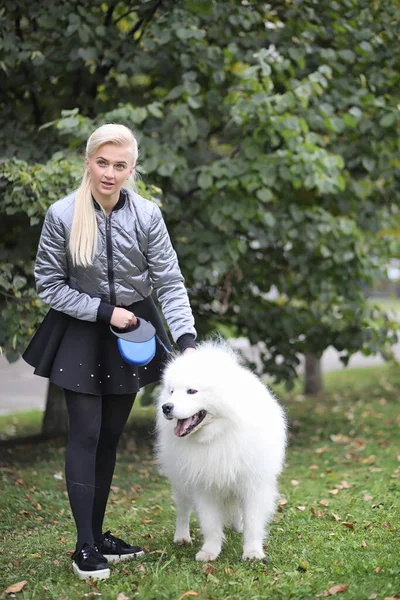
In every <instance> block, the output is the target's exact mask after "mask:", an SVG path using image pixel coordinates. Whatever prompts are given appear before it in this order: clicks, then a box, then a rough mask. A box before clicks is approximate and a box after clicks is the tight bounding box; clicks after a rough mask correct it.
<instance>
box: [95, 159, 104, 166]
mask: <svg viewBox="0 0 400 600" xmlns="http://www.w3.org/2000/svg"><path fill="white" fill-rule="evenodd" d="M97 164H98V165H99V167H104V165H105V164H106V163H105V162H104V160H98V161H97Z"/></svg>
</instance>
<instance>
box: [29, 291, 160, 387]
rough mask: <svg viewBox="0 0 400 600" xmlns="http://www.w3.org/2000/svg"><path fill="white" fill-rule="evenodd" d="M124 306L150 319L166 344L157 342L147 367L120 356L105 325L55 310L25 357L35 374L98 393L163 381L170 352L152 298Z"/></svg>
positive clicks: (62, 384)
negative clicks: (161, 378)
mask: <svg viewBox="0 0 400 600" xmlns="http://www.w3.org/2000/svg"><path fill="white" fill-rule="evenodd" d="M124 308H127V309H128V310H131V311H132V312H133V313H134V314H135V315H136V316H138V317H141V318H142V319H146V320H147V321H150V322H151V323H152V325H153V326H154V327H155V329H156V333H157V336H158V337H159V339H160V340H161V342H162V344H160V342H159V340H157V350H156V354H155V356H154V358H153V360H152V361H151V362H150V363H149V364H148V365H146V366H144V367H135V366H134V365H131V364H130V363H128V362H126V361H125V360H124V359H123V358H122V357H121V355H120V353H119V350H118V344H117V340H118V338H117V337H116V336H115V335H114V334H113V333H112V332H111V331H110V328H109V325H107V324H106V323H103V322H100V321H96V322H89V321H82V320H79V319H74V318H73V317H70V316H68V315H66V314H64V313H62V312H59V311H56V310H53V309H50V310H49V312H48V313H47V315H46V316H45V318H44V319H43V322H42V323H41V325H40V327H39V329H38V330H37V332H36V333H35V335H34V336H33V338H32V340H31V342H30V344H29V346H28V347H27V349H26V350H25V352H24V353H23V355H22V357H23V359H24V360H25V361H26V362H27V363H28V364H30V365H31V366H32V367H35V371H34V373H35V375H39V376H41V377H47V378H48V379H49V380H50V381H52V382H53V383H55V384H56V385H58V386H60V387H62V388H65V389H67V390H72V391H75V392H81V393H83V394H97V395H105V394H130V393H137V392H138V391H139V390H140V388H141V387H143V386H145V385H147V384H149V383H154V382H157V381H159V380H160V377H161V373H162V370H163V367H164V364H165V361H166V360H167V358H168V354H169V352H170V351H171V350H172V348H171V344H170V341H169V339H168V335H167V332H166V331H165V328H164V326H163V323H162V320H161V317H160V314H159V312H158V310H157V308H156V306H155V304H154V301H153V299H152V298H151V297H148V298H146V299H145V300H141V301H140V302H134V303H133V304H131V305H130V306H127V307H124ZM163 345H164V346H165V348H164V347H163Z"/></svg>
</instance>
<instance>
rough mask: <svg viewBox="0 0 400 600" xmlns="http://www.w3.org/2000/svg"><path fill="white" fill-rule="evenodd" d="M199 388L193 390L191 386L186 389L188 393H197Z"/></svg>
mask: <svg viewBox="0 0 400 600" xmlns="http://www.w3.org/2000/svg"><path fill="white" fill-rule="evenodd" d="M197 391H198V390H193V389H192V388H189V389H188V390H186V393H187V394H197Z"/></svg>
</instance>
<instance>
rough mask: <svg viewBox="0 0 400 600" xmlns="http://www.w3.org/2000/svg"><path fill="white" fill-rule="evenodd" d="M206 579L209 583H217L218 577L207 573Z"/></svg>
mask: <svg viewBox="0 0 400 600" xmlns="http://www.w3.org/2000/svg"><path fill="white" fill-rule="evenodd" d="M207 581H211V583H215V584H216V585H218V584H219V579H217V578H216V577H215V576H214V575H213V574H212V573H210V574H209V575H207Z"/></svg>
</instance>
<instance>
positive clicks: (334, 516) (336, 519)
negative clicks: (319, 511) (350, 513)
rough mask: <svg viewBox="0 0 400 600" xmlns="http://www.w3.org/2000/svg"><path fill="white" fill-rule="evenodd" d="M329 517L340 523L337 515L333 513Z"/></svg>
mask: <svg viewBox="0 0 400 600" xmlns="http://www.w3.org/2000/svg"><path fill="white" fill-rule="evenodd" d="M331 515H332V517H333V518H334V519H335V521H340V517H339V515H336V514H335V513H331Z"/></svg>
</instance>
